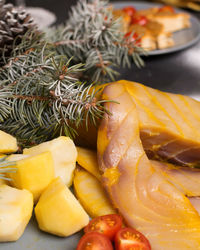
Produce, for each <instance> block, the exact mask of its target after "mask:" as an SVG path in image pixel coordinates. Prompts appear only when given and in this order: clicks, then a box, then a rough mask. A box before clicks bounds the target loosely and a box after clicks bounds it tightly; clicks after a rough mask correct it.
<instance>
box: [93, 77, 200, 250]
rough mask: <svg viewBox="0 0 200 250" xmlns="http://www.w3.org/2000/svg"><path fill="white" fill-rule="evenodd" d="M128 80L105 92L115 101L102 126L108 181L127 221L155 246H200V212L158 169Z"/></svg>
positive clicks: (102, 162)
mask: <svg viewBox="0 0 200 250" xmlns="http://www.w3.org/2000/svg"><path fill="white" fill-rule="evenodd" d="M130 93H131V92H130V91H129V89H128V87H127V85H126V84H121V83H119V82H118V83H113V84H110V85H109V86H107V87H106V88H105V89H104V92H103V98H105V99H112V100H115V101H117V102H118V103H120V104H117V103H114V102H110V103H107V104H106V108H107V109H108V110H109V111H110V112H111V114H112V115H108V114H105V115H104V118H103V119H102V121H101V125H100V127H99V130H98V139H97V149H98V164H99V168H100V171H101V174H102V183H103V186H104V187H105V189H106V191H107V193H108V195H109V197H110V199H111V201H112V203H113V204H114V206H115V207H116V208H117V209H118V211H119V212H120V213H121V215H122V216H123V217H124V219H125V221H126V223H127V224H128V225H129V226H131V227H134V228H136V229H137V230H138V231H140V232H142V233H143V234H144V235H145V236H146V237H147V238H148V239H149V241H150V243H151V246H152V249H153V250H177V249H181V250H187V249H191V250H193V249H195V250H198V249H200V216H199V215H198V213H197V211H196V210H195V209H194V207H193V206H192V204H191V203H190V201H189V199H188V198H187V197H186V196H185V195H184V194H183V193H182V192H181V191H180V190H179V189H178V188H177V187H175V186H174V185H173V184H171V183H170V182H168V180H167V178H165V177H164V176H163V175H161V174H160V173H158V172H157V171H155V169H154V167H153V165H152V163H151V161H150V160H149V159H148V157H147V155H146V153H145V151H144V149H143V145H142V142H141V140H140V128H139V119H138V111H137V109H136V104H135V102H134V101H133V98H132V95H131V94H130Z"/></svg>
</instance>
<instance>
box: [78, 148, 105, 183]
mask: <svg viewBox="0 0 200 250" xmlns="http://www.w3.org/2000/svg"><path fill="white" fill-rule="evenodd" d="M76 148H77V152H78V157H77V162H78V164H79V165H80V166H81V167H83V168H84V169H85V170H87V171H88V172H89V173H90V174H92V175H94V176H95V177H96V178H97V179H98V180H101V175H100V172H99V168H98V163H97V152H96V151H94V150H90V149H86V148H82V147H76Z"/></svg>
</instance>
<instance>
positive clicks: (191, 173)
mask: <svg viewBox="0 0 200 250" xmlns="http://www.w3.org/2000/svg"><path fill="white" fill-rule="evenodd" d="M151 164H152V165H153V167H154V169H155V171H156V172H158V173H159V174H161V175H163V176H164V177H165V178H166V179H167V180H168V181H169V182H170V183H172V184H173V185H174V186H176V187H177V188H178V189H179V190H180V191H181V192H182V193H184V194H185V195H186V196H188V197H193V196H200V170H199V169H194V168H187V167H179V166H175V165H172V164H169V163H165V162H159V161H151Z"/></svg>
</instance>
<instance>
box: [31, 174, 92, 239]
mask: <svg viewBox="0 0 200 250" xmlns="http://www.w3.org/2000/svg"><path fill="white" fill-rule="evenodd" d="M35 215H36V219H37V222H38V225H39V228H40V229H41V230H43V231H45V232H48V233H51V234H55V235H58V236H62V237H64V236H69V235H71V234H73V233H75V232H77V231H79V230H81V229H82V228H83V227H84V226H86V225H87V224H88V222H89V217H88V215H87V213H86V212H85V211H84V209H83V208H82V206H81V205H80V203H79V202H78V200H77V199H76V198H75V197H74V195H73V194H72V193H71V191H70V190H69V189H68V187H67V186H66V185H65V184H64V183H63V181H62V180H61V178H60V177H57V178H56V179H54V180H53V181H52V182H51V184H49V186H48V187H47V189H46V190H45V191H44V193H42V195H41V197H40V199H39V201H38V203H37V205H36V207H35Z"/></svg>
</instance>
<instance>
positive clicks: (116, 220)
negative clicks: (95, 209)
mask: <svg viewBox="0 0 200 250" xmlns="http://www.w3.org/2000/svg"><path fill="white" fill-rule="evenodd" d="M121 227H122V218H121V216H120V215H118V214H108V215H104V216H99V217H96V218H94V219H93V220H91V221H90V222H89V224H88V225H87V226H86V227H85V228H84V232H85V233H88V232H99V233H101V234H104V235H105V236H107V237H108V238H109V239H111V240H113V239H114V236H115V234H116V233H117V231H119V230H120V229H121Z"/></svg>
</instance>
